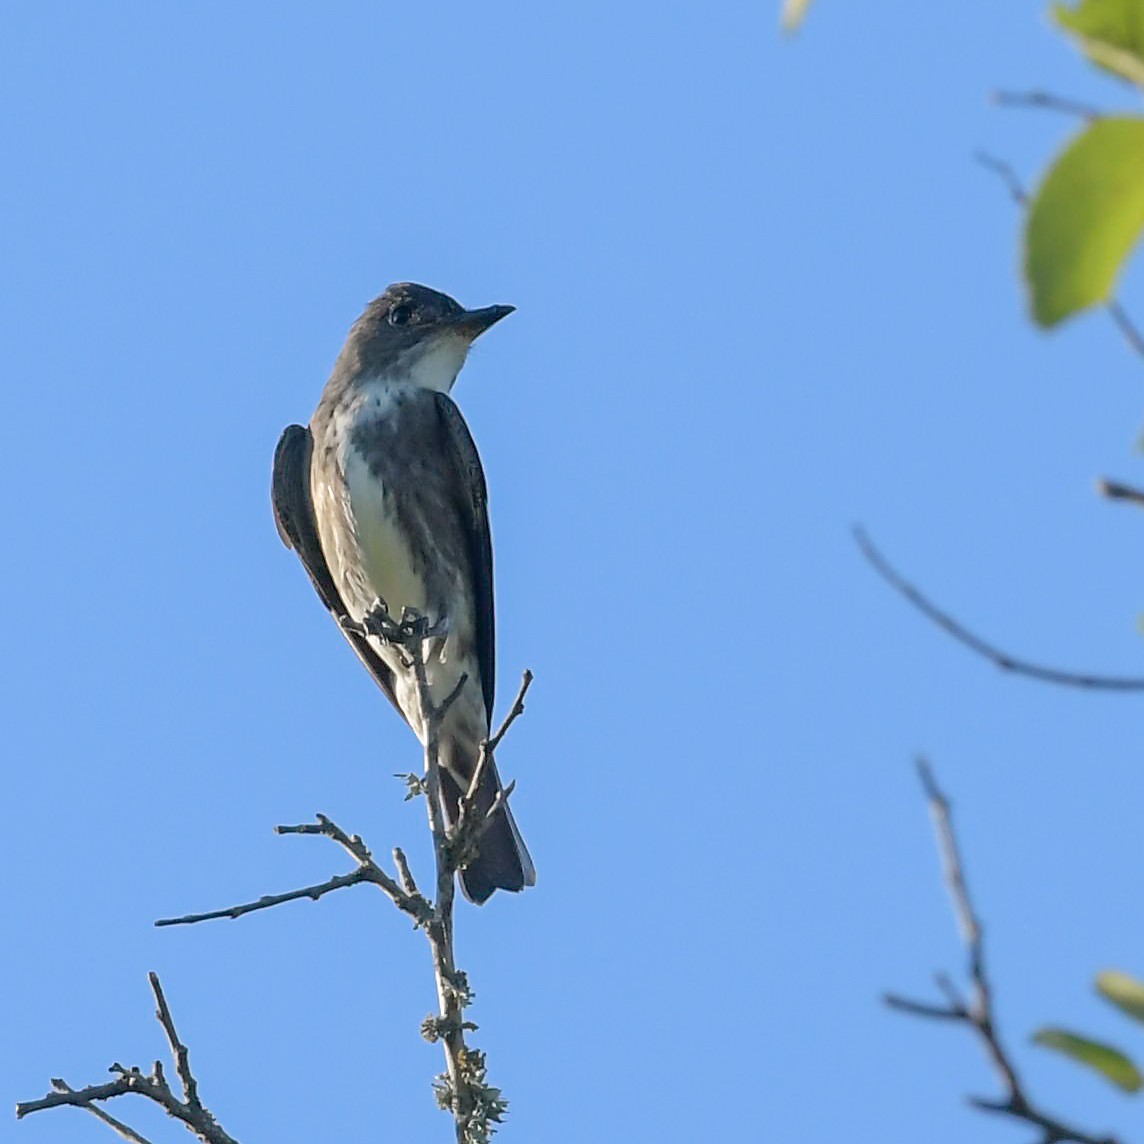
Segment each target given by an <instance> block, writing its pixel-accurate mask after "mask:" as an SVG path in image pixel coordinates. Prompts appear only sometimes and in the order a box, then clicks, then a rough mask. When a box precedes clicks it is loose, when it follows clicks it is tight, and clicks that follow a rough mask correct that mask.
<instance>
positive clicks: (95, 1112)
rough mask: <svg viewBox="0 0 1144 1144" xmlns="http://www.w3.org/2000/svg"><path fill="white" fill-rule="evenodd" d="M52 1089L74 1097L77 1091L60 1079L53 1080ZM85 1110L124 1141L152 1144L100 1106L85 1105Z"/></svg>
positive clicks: (135, 1143)
mask: <svg viewBox="0 0 1144 1144" xmlns="http://www.w3.org/2000/svg"><path fill="white" fill-rule="evenodd" d="M52 1088H53V1089H54V1090H55V1091H56V1092H68V1093H72V1094H73V1095H74V1094H75V1091H76V1090H75V1089H74V1088H72V1087H71V1085H69V1084H68V1083H67V1081H64V1080H61V1079H60V1078H59V1077H53V1078H52ZM83 1109H84V1111H85V1112H90V1113H91V1114H92V1116H94V1117H95V1118H96V1120H102V1121H103V1123H104V1124H106V1125H107V1127H108V1128H110V1129H111V1130H112V1131H113V1132H117V1133H118V1134H119V1135H120V1136H121V1137H123V1139H124V1140H127V1141H129V1142H130V1144H152V1141H150V1140H148V1139H147V1137H146V1136H143V1135H141V1134H140V1133H138V1132H136V1131H135V1129H134V1128H132V1127H131V1125H130V1124H124V1123H123V1121H122V1120H117V1119H116V1118H115V1117H114V1116H112V1115H111V1113H109V1112H104V1110H103V1109H102V1108H100V1107H99V1105H98V1104H85V1105H83Z"/></svg>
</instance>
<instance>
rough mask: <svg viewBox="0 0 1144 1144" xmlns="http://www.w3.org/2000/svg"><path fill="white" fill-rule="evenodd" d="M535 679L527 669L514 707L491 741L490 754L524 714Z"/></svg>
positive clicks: (513, 702)
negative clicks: (527, 696)
mask: <svg viewBox="0 0 1144 1144" xmlns="http://www.w3.org/2000/svg"><path fill="white" fill-rule="evenodd" d="M533 678H534V677H533V674H532V672H531V671H529V670H528V669H527V668H525V670H524V671H523V672H522V674H521V677H520V690H519V691H517V693H516V698H515V699H514V700H513V701H512V706H511V707H510V708H509V712H508V714H507V715H506V716H505V717H504V722H503V723H502V724H501V725H500V728H499V729H498V731H497V733H496V734H495V735H494V736H493V737H492V738H491V739H490V740H489V751H490V752H491V751H495V750H496V749H497V747H499V746H500V741H501V739H503V738H504V737H505V735H507V734H508V729H509V728H510V727H511V726H512V725H513V724H514V723H515V722H516V721H517V719H519V718H520V716H521V715H523V714H524V697H525V696H526V695H527V694H528V689H529V688H530V687H531V686H532V680H533Z"/></svg>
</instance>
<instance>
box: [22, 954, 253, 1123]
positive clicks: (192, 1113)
mask: <svg viewBox="0 0 1144 1144" xmlns="http://www.w3.org/2000/svg"><path fill="white" fill-rule="evenodd" d="M149 980H150V982H151V992H152V993H153V994H154V996H155V1005H156V1013H155V1018H156V1020H158V1022H159V1024H160V1026H162V1029H163V1032H164V1033H165V1034H166V1036H167V1044H168V1046H169V1047H170V1050H171V1058H172V1060H173V1061H174V1062H175V1072H176V1073H177V1074H178V1077H179V1082H180V1084H181V1085H182V1089H183V1099H182V1100H180V1099H179V1098H178V1097H177V1096H176V1095H175V1094H174V1093H173V1092H172V1091H171V1088H170V1085H168V1083H167V1078H166V1076H165V1074H164V1071H163V1064H162V1062H161V1061H156V1062H155V1067H154V1069H153V1070H152V1071H151V1072H150V1073H144V1072H142V1071H141V1070H140V1069H137V1068H124V1067H123V1066H122V1065H120V1064H114V1065H112V1066H111V1072H113V1073H115V1074H116V1079H115V1080H113V1081H109V1082H108V1083H106V1084H93V1085H88V1086H87V1087H86V1088H78V1089H76V1088H72V1087H71V1086H70V1085H69V1084H67V1083H66V1082H65V1081H63V1080H60V1079H59V1078H56V1079H54V1080H53V1081H52V1090H53V1091H52V1092H50V1093H48V1095H47V1096H44V1097H41V1098H40V1099H39V1100H29V1101H25V1102H24V1103H22V1104H17V1105H16V1117H17V1119H19V1118H20V1117H23V1116H27V1115H28V1114H29V1113H32V1112H41V1111H43V1110H44V1109H46V1108H59V1107H61V1106H63V1105H71V1106H72V1107H73V1108H82V1109H84V1110H86V1111H87V1112H90V1113H91V1114H92V1115H93V1116H96V1117H98V1118H99V1119H100V1120H102V1121H103V1123H104V1124H106V1125H107V1126H108V1127H109V1128H112V1129H114V1130H115V1131H116V1132H117V1133H118V1134H119V1135H120V1136H121V1137H122V1138H123V1139H124V1140H130V1141H132V1142H133V1144H150V1142H149V1141H148V1140H147V1139H146V1137H144V1136H141V1135H140V1134H139V1133H138V1132H136V1131H135V1129H133V1128H130V1127H128V1125H126V1124H124V1123H123V1121H121V1120H117V1119H116V1118H115V1117H114V1116H111V1115H109V1114H108V1113H106V1112H104V1111H103V1109H101V1108H98V1107H97V1106H96V1102H97V1101H103V1100H113V1099H114V1098H115V1097H118V1096H126V1095H127V1094H128V1093H135V1094H137V1095H139V1096H143V1097H146V1098H147V1099H148V1100H150V1101H152V1102H154V1103H155V1104H158V1105H159V1106H160V1107H161V1108H162V1109H163V1110H164V1111H165V1112H166V1113H167V1115H168V1116H171V1117H173V1118H174V1119H175V1120H178V1121H181V1122H182V1123H183V1124H184V1125H186V1127H187V1128H188V1129H189V1130H190V1131H191V1132H192V1133H193V1134H194V1135H195V1136H197V1137H198V1138H199V1140H201V1141H202V1142H203V1144H238V1142H237V1141H236V1140H235V1139H234V1137H233V1136H230V1135H229V1134H228V1133H227V1132H225V1131H224V1130H223V1129H222V1127H220V1125H219V1124H218V1122H217V1121H216V1120H215V1118H214V1115H213V1114H212V1113H211V1111H210V1110H209V1109H208V1108H207V1107H206V1106H205V1105H204V1104H203V1102H202V1100H201V1099H200V1098H199V1091H198V1082H197V1081H196V1080H195V1075H194V1073H193V1072H192V1071H191V1062H190V1054H189V1053H188V1051H187V1047H186V1045H184V1044H183V1043H182V1041H180V1040H179V1035H178V1033H176V1032H175V1022H174V1020H173V1019H172V1017H171V1010H170V1008H169V1007H168V1006H167V999H166V998H165V997H164V996H163V987H162V985H160V983H159V978H158V976H157V975H156V974H154V973H152V974H149Z"/></svg>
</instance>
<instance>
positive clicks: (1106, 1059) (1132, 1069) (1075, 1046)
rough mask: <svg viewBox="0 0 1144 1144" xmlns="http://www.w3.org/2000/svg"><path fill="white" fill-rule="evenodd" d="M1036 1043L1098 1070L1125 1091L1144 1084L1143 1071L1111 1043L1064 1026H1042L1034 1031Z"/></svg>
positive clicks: (1137, 1088)
mask: <svg viewBox="0 0 1144 1144" xmlns="http://www.w3.org/2000/svg"><path fill="white" fill-rule="evenodd" d="M1033 1042H1034V1043H1035V1044H1038V1045H1044V1046H1045V1048H1047V1049H1056V1050H1057V1052H1059V1053H1064V1054H1065V1056H1066V1057H1072V1059H1073V1060H1074V1061H1080V1063H1081V1064H1084V1065H1088V1066H1089V1068H1093V1069H1096V1071H1097V1072H1098V1073H1100V1074H1101V1075H1102V1076H1103V1077H1104V1078H1105V1079H1106V1080H1110V1081H1111V1082H1112V1083H1113V1084H1114V1085H1116V1087H1117V1088H1121V1089H1123V1090H1124V1091H1125V1092H1137V1091H1139V1089H1140V1086H1141V1085H1142V1084H1144V1077H1141V1076H1140V1070H1139V1069H1137V1067H1136V1066H1135V1065H1134V1064H1133V1063H1132V1062H1131V1061H1130V1060H1129V1059H1128V1058H1127V1057H1126V1056H1125V1055H1124V1054H1123V1053H1122V1052H1120V1050H1119V1049H1114V1048H1112V1046H1111V1045H1102V1044H1101V1043H1100V1042H1099V1041H1090V1040H1089V1039H1088V1038H1087V1037H1080V1036H1077V1034H1076V1033H1067V1032H1065V1030H1064V1029H1038V1030H1037V1031H1036V1032H1035V1033H1034V1034H1033Z"/></svg>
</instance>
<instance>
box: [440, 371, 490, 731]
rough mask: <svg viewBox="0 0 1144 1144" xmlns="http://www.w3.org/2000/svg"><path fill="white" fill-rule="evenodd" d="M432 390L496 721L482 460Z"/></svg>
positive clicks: (459, 420)
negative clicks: (448, 468) (453, 491)
mask: <svg viewBox="0 0 1144 1144" xmlns="http://www.w3.org/2000/svg"><path fill="white" fill-rule="evenodd" d="M430 392H432V399H433V400H434V401H435V402H436V403H437V413H438V416H439V419H440V425H441V438H442V441H441V444H442V452H443V454H444V457H443V460H444V463H445V464H447V465H449V466H451V467H452V469H453V474H452V475H453V481H452V484H453V487H454V488H455V489H456V490H457V497H456V506H455V507H456V510H457V514H458V521H459V523H460V525H461V528H462V529H463V531H464V534H465V543H466V547H467V548H468V555H469V567H470V569H471V573H472V584H473V615H474V618H475V622H476V642H477V658H478V662H479V663H480V668H481V686H482V688H483V691H484V700H485V709H486V711H487V712H488V717H489V719H490V720H491V719H492V717H493V696H494V690H495V687H496V624H495V616H494V611H493V544H492V537H491V536H490V534H489V505H488V490H487V488H486V485H485V473H484V470H483V469H482V468H481V458H480V457H479V456H478V454H477V446H476V445H475V444H474V442H473V438H472V435H471V434H470V433H469V427H468V426H467V425H466V424H465V419H464V418H463V417H462V416H461V411H460V410H459V409H458V408H457V406H456V405H455V404H454V403H453V399H452V398H451V397H449V395H448V394H446V393H439V392H436V391H426V395H427V396H428V394H429V393H430Z"/></svg>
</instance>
